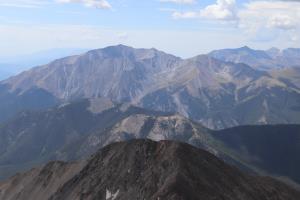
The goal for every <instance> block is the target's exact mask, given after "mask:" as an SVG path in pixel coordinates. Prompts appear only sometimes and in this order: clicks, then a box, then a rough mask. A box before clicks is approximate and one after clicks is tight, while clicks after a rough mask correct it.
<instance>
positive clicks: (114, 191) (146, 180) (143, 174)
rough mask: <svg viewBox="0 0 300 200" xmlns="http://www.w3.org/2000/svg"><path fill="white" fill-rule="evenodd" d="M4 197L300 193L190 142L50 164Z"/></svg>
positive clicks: (4, 190) (4, 188)
mask: <svg viewBox="0 0 300 200" xmlns="http://www.w3.org/2000/svg"><path fill="white" fill-rule="evenodd" d="M80 169H81V170H80ZM62 177H66V178H64V179H62ZM58 185H59V186H60V187H58ZM0 198H1V199H3V200H21V199H32V200H35V199H45V200H47V199H51V200H60V199H63V200H68V199H72V200H75V199H90V200H93V199H100V200H101V199H103V200H112V199H114V200H123V199H124V200H127V199H153V200H154V199H155V200H157V199H166V200H168V199H170V200H171V199H172V200H175V199H182V200H184V199H207V200H210V199H224V200H235V199H243V200H273V199H274V200H287V199H290V200H294V199H295V200H296V199H299V198H300V192H298V191H296V190H293V189H291V188H289V187H288V186H287V185H285V184H283V183H280V182H278V181H275V180H273V179H271V178H267V177H254V176H249V175H246V174H244V173H242V172H240V171H239V170H238V169H236V168H233V167H230V166H229V165H227V164H225V163H224V162H222V161H221V160H219V159H218V158H216V157H215V156H213V155H211V154H209V153H208V152H206V151H203V150H200V149H197V148H194V147H192V146H189V145H187V144H183V143H177V142H171V141H161V142H152V141H150V140H133V141H130V142H121V143H115V144H111V145H109V146H107V147H105V148H103V149H102V150H100V151H99V152H97V153H96V154H95V155H94V156H93V157H91V159H90V160H89V161H88V162H87V163H86V164H82V163H81V164H80V163H77V164H76V163H71V164H67V163H61V162H52V163H50V164H48V165H46V166H45V167H43V168H38V169H33V170H31V171H30V172H27V173H25V174H19V175H17V176H15V177H12V178H11V179H10V180H8V181H6V182H4V183H1V184H0Z"/></svg>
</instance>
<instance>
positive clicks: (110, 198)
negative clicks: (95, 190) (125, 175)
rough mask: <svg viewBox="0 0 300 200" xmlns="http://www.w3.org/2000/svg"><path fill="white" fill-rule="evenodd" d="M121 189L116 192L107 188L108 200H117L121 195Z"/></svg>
mask: <svg viewBox="0 0 300 200" xmlns="http://www.w3.org/2000/svg"><path fill="white" fill-rule="evenodd" d="M119 192H120V190H118V191H117V192H115V193H112V192H110V191H109V190H108V189H106V200H115V199H116V198H117V197H118V195H119Z"/></svg>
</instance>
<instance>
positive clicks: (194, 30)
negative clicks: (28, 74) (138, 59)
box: [0, 0, 300, 58]
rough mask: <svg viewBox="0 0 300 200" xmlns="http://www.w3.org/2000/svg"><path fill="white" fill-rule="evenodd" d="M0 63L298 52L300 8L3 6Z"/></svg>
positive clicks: (230, 2)
mask: <svg viewBox="0 0 300 200" xmlns="http://www.w3.org/2000/svg"><path fill="white" fill-rule="evenodd" d="M0 13H1V14H0V24H1V25H0V42H1V45H2V48H1V49H0V57H7V56H16V55H27V54H31V53H35V52H39V51H44V50H49V49H61V48H83V49H96V48H102V47H106V46H112V45H117V44H120V43H122V44H124V45H128V46H133V47H135V48H152V47H155V48H157V49H160V50H162V51H165V52H168V53H171V54H174V55H177V56H180V57H183V58H187V57H192V56H194V55H198V54H203V53H207V52H209V51H211V50H215V49H223V48H238V47H241V46H245V45H247V46H249V47H251V48H253V49H269V48H271V47H276V48H280V49H284V48H288V47H300V42H299V35H300V31H299V29H300V16H299V13H300V7H299V2H298V1H268V0H265V1H249V0H240V1H235V0H217V1H215V0H204V1H198V0H151V1H146V2H145V1H136V0H129V1H124V0H92V1H91V0H89V1H87V0H79V1H77V0H76V1H73V0H10V1H7V0H0Z"/></svg>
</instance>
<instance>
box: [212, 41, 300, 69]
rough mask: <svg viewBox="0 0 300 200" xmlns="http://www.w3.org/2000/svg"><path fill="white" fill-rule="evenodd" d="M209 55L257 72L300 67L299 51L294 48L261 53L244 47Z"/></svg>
mask: <svg viewBox="0 0 300 200" xmlns="http://www.w3.org/2000/svg"><path fill="white" fill-rule="evenodd" d="M209 55H210V56H212V57H214V58H216V59H219V60H223V61H228V62H234V63H245V64H247V65H249V66H251V67H253V68H255V69H258V70H272V69H274V68H286V67H293V66H298V67H299V66H300V49H296V48H289V49H284V50H279V49H276V48H271V49H269V50H267V51H262V50H253V49H250V48H249V47H247V46H245V47H242V48H238V49H222V50H216V51H212V52H211V53H209Z"/></svg>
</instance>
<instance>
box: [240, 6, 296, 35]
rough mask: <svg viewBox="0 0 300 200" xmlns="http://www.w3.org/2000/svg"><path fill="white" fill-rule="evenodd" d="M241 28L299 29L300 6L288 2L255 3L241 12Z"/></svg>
mask: <svg viewBox="0 0 300 200" xmlns="http://www.w3.org/2000/svg"><path fill="white" fill-rule="evenodd" d="M238 15H239V16H238V17H239V19H240V26H241V27H244V28H247V29H252V30H255V29H259V28H262V27H264V28H270V29H272V28H276V29H282V30H290V29H298V28H299V26H300V5H299V3H296V2H288V1H285V2H283V1H254V2H250V3H248V4H246V5H245V7H244V8H243V9H241V10H240V11H239V14H238Z"/></svg>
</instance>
